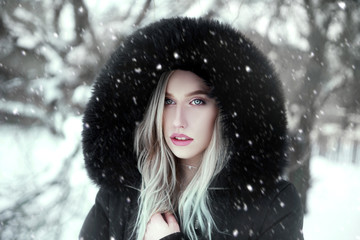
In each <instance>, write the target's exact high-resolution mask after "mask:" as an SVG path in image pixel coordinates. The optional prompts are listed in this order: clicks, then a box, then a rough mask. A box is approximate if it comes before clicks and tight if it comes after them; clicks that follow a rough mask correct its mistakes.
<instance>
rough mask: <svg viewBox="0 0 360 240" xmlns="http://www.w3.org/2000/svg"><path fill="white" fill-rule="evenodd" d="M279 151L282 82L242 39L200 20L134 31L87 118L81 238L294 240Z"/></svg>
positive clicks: (295, 202)
mask: <svg viewBox="0 0 360 240" xmlns="http://www.w3.org/2000/svg"><path fill="white" fill-rule="evenodd" d="M286 147H287V145H286V117H285V109H284V101H283V95H282V91H281V87H280V82H279V80H278V79H277V76H276V74H275V72H274V71H273V68H272V66H271V65H270V64H269V63H268V60H267V59H266V58H265V57H264V56H263V55H262V54H261V53H260V52H259V51H258V50H257V49H256V48H255V47H254V46H253V44H252V43H251V42H250V41H249V40H247V39H246V38H244V37H243V36H242V35H241V34H240V33H239V32H237V31H235V30H234V29H232V28H231V27H229V26H228V25H224V24H220V23H218V22H216V21H211V20H204V19H190V18H174V19H165V20H161V21H159V22H156V23H153V24H151V25H149V26H147V27H145V28H142V29H139V30H138V31H136V32H135V33H133V34H132V35H131V36H129V37H128V38H127V40H126V41H125V42H124V43H123V44H122V45H121V46H120V47H119V49H118V50H116V51H115V53H114V54H113V56H112V58H111V59H110V60H109V62H108V63H107V64H106V66H105V67H104V68H103V70H102V72H101V73H100V75H99V77H98V79H97V81H96V83H95V85H94V92H93V96H92V98H91V99H90V101H89V103H88V106H87V108H86V111H85V115H84V130H83V151H84V156H85V163H86V168H87V170H88V173H89V176H90V178H91V179H93V180H94V182H95V183H97V184H98V185H99V186H100V191H99V193H98V195H97V197H96V202H95V205H94V207H93V208H92V209H91V211H90V212H89V214H88V216H87V218H86V220H85V223H84V225H83V228H82V230H81V232H80V238H81V239H139V240H142V239H145V240H150V239H162V240H164V239H262V240H265V239H277V240H279V239H293V240H296V239H300V240H301V239H303V236H302V219H303V212H302V208H301V204H300V201H299V197H298V194H297V192H296V190H295V188H294V187H293V185H291V184H290V183H288V182H286V181H285V180H282V178H281V174H282V171H283V169H284V167H285V166H286Z"/></svg>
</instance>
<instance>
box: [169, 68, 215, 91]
mask: <svg viewBox="0 0 360 240" xmlns="http://www.w3.org/2000/svg"><path fill="white" fill-rule="evenodd" d="M209 91H210V88H209V87H208V86H207V85H206V84H205V82H204V80H203V79H202V78H200V77H199V76H198V75H196V74H195V73H193V72H190V71H183V70H175V71H174V72H173V73H172V74H171V76H170V78H169V81H168V84H167V87H166V93H167V94H169V95H170V94H179V93H181V94H184V95H196V94H208V93H209Z"/></svg>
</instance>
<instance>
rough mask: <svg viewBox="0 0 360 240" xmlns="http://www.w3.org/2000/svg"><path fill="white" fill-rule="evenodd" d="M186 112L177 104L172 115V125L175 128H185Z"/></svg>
mask: <svg viewBox="0 0 360 240" xmlns="http://www.w3.org/2000/svg"><path fill="white" fill-rule="evenodd" d="M185 115H186V113H185V109H184V108H183V107H182V106H179V105H178V106H177V107H176V111H175V116H174V122H173V124H174V127H175V128H186V127H187V121H186V116H185Z"/></svg>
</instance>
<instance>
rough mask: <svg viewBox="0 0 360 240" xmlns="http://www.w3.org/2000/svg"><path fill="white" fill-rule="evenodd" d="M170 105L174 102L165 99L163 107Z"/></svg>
mask: <svg viewBox="0 0 360 240" xmlns="http://www.w3.org/2000/svg"><path fill="white" fill-rule="evenodd" d="M171 104H174V101H173V100H171V99H169V98H165V105H171Z"/></svg>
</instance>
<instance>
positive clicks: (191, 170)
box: [178, 160, 198, 192]
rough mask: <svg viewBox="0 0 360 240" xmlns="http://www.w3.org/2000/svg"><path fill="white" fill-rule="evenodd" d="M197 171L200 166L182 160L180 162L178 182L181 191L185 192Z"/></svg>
mask: <svg viewBox="0 0 360 240" xmlns="http://www.w3.org/2000/svg"><path fill="white" fill-rule="evenodd" d="M180 161H181V160H180ZM197 171H198V167H196V166H193V165H189V164H186V163H181V162H180V163H179V164H178V176H179V177H178V182H179V191H180V192H183V191H184V190H185V189H186V187H187V186H188V185H189V183H190V182H191V180H192V179H193V178H194V176H195V174H196V172H197Z"/></svg>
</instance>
